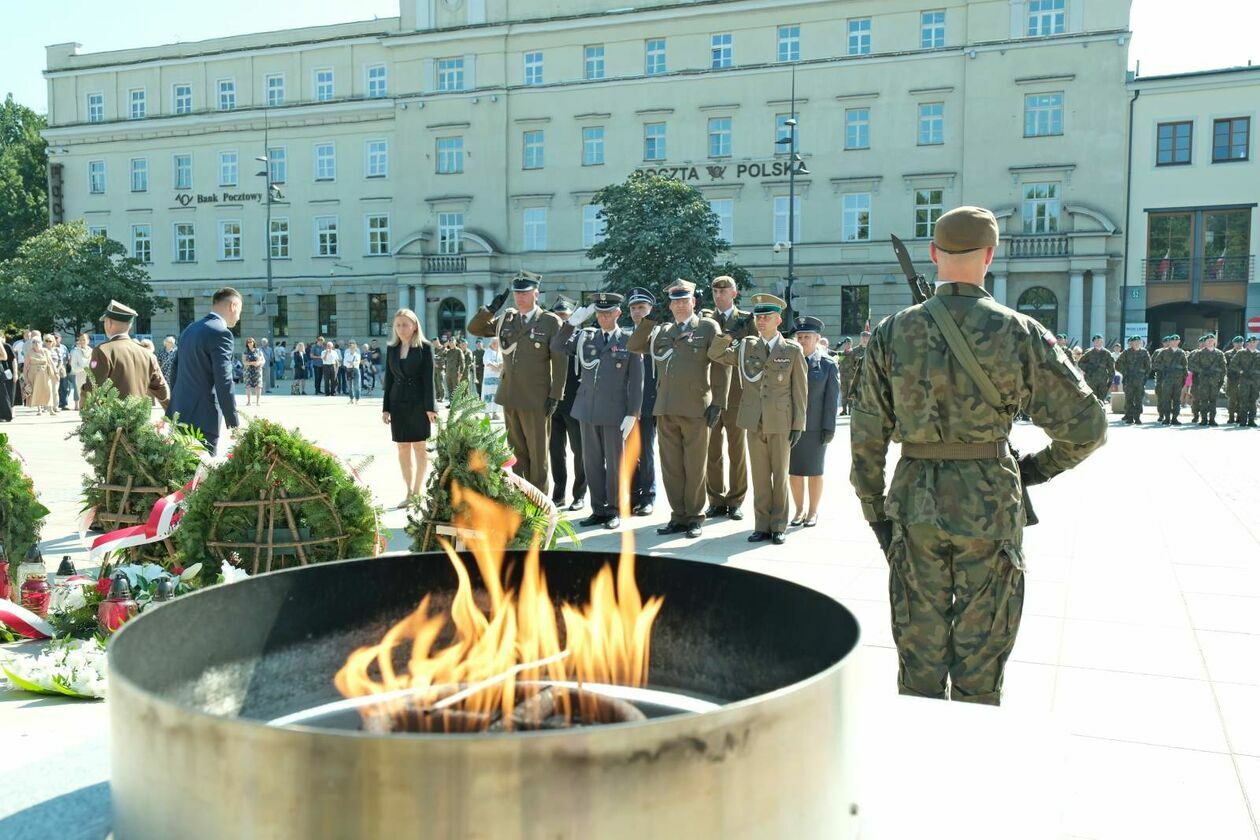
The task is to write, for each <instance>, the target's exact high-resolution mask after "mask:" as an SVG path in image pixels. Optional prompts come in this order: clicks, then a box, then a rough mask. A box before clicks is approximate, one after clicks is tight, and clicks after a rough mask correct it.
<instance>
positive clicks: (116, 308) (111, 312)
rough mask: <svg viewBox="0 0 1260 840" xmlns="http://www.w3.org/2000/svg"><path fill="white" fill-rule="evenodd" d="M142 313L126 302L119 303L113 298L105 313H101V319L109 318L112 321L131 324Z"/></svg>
mask: <svg viewBox="0 0 1260 840" xmlns="http://www.w3.org/2000/svg"><path fill="white" fill-rule="evenodd" d="M139 315H140V313H139V312H137V311H136V310H134V309H132V308H131V307H130V306H127V305H126V304H125V303H119V302H118V301H116V300H111V301H110V302H109V306H107V307H105V314H103V315H101V320H102V321H104V320H105V319H106V318H108V319H109V320H111V321H121V322H122V323H124V324H130V323H131V322H132V321H134V320H135V319H136V318H137V317H138V316H139Z"/></svg>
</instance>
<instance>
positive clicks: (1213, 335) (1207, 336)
mask: <svg viewBox="0 0 1260 840" xmlns="http://www.w3.org/2000/svg"><path fill="white" fill-rule="evenodd" d="M1209 338H1216V333H1213V332H1210V333H1206V334H1205V335H1204V336H1203V340H1204V341H1207V340H1208V339H1209Z"/></svg>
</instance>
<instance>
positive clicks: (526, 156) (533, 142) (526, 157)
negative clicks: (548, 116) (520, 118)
mask: <svg viewBox="0 0 1260 840" xmlns="http://www.w3.org/2000/svg"><path fill="white" fill-rule="evenodd" d="M543 142H544V138H543V130H542V129H541V128H539V129H533V130H531V131H526V132H524V133H523V134H522V135H521V149H522V158H521V168H522V169H542V168H543V160H544V154H543V152H544V146H543Z"/></svg>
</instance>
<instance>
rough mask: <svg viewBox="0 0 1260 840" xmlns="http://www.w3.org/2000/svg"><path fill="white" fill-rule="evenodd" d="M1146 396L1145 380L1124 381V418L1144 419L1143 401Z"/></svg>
mask: <svg viewBox="0 0 1260 840" xmlns="http://www.w3.org/2000/svg"><path fill="white" fill-rule="evenodd" d="M1145 398H1146V383H1145V382H1129V381H1127V380H1126V381H1125V383H1124V419H1126V420H1141V419H1142V401H1143V400H1144V399H1145Z"/></svg>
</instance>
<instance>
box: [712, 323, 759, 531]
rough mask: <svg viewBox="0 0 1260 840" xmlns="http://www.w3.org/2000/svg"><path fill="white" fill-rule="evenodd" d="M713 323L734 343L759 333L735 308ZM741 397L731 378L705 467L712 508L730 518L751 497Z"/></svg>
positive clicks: (736, 380)
mask: <svg viewBox="0 0 1260 840" xmlns="http://www.w3.org/2000/svg"><path fill="white" fill-rule="evenodd" d="M713 320H714V321H716V322H717V324H718V326H719V327H721V328H722V332H723V333H726V334H729V335H730V336H731V337H732V338H734V339H740V338H743V337H745V336H748V335H754V334H755V333H756V329H755V328H754V327H753V323H752V319H751V318H749V317H748V313H747V312H743V311H741V310H740V309H739V308H738V307H736V306H732V307H731V310H730V311H729V312H714V313H713ZM742 393H743V383H742V382H740V378H739V377H738V376H732V377H731V379H730V386H729V390H728V391H727V394H726V408H724V409H723V410H722V416H721V417H720V418H718V422H717V425H716V426H714V427H713V428H712V429H711V430H710V431H709V460H708V464H707V465H706V467H705V474H706V476H707V479H706V489H707V493H708V496H709V507H710V508H716V509H719V510H722V509H725V512H726V513H728V514H729V513H730V512H731V511H737V510H739V508H740V505H742V504H743V503H744V497H745V496H747V495H748V436H747V434H746V433H745V431H744V430H743V429H742V428H740V426H739V423H738V422H737V419H736V418H737V417H738V415H739V402H740V397H741V395H742ZM728 465H729V470H728ZM715 512H716V511H715Z"/></svg>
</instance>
